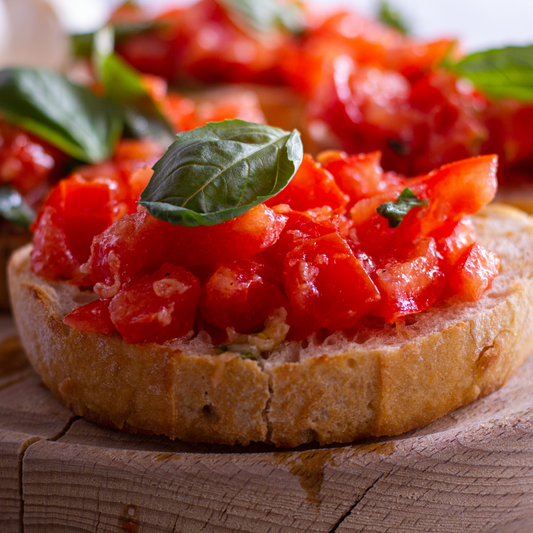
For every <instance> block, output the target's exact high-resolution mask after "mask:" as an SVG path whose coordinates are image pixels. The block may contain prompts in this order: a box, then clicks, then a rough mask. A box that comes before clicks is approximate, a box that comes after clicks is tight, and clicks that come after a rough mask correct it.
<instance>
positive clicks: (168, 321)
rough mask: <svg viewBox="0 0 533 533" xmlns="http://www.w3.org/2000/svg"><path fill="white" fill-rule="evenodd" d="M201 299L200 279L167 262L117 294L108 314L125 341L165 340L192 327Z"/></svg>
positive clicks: (177, 335) (180, 334)
mask: <svg viewBox="0 0 533 533" xmlns="http://www.w3.org/2000/svg"><path fill="white" fill-rule="evenodd" d="M199 298H200V282H199V281H198V279H197V278H196V277H195V276H193V275H192V274H191V273H190V272H188V271H187V270H185V269H184V268H182V267H179V266H176V265H172V264H170V263H166V264H164V265H163V266H162V267H161V268H160V269H159V270H157V271H156V272H154V273H153V274H151V275H149V276H143V277H141V278H140V279H138V280H137V281H136V282H135V283H133V284H132V285H131V286H130V287H128V288H125V289H122V290H121V291H120V292H119V293H118V294H117V295H116V296H114V297H113V299H112V300H111V302H110V304H109V314H110V317H111V321H112V322H113V324H114V325H115V327H116V329H117V330H118V332H119V333H120V334H121V335H122V338H123V339H124V341H125V342H126V343H128V344H135V343H140V342H156V343H163V342H165V341H167V340H170V339H174V338H178V337H182V336H183V335H185V334H186V333H187V332H189V331H190V330H191V329H192V325H193V322H194V318H195V315H196V309H197V307H198V300H199Z"/></svg>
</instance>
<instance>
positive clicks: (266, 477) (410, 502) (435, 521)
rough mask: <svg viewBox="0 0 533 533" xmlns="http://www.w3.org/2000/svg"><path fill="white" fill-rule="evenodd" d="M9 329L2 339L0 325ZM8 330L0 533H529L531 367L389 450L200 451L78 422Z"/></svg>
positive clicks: (382, 443)
mask: <svg viewBox="0 0 533 533" xmlns="http://www.w3.org/2000/svg"><path fill="white" fill-rule="evenodd" d="M6 324H7V325H6ZM10 327H12V326H10V324H9V321H7V322H6V321H5V320H4V321H3V320H2V319H0V333H2V334H3V335H1V334H0V532H2V533H11V532H22V531H24V532H25V533H34V532H39V533H46V532H54V533H58V532H76V533H80V532H124V531H126V532H139V533H141V532H149V533H157V532H169V533H170V532H173V533H177V532H184V533H193V532H200V531H202V532H233V531H246V532H262V533H263V532H264V533H267V532H269V533H274V532H287V533H292V532H339V533H346V532H355V531H365V532H394V533H402V532H405V533H415V532H424V533H425V532H428V531H431V532H454V533H456V532H474V531H475V532H491V533H512V532H529V531H533V358H530V360H529V361H528V362H526V364H525V366H524V367H523V368H522V369H521V370H520V371H519V373H518V375H516V376H515V377H514V378H512V379H511V381H510V382H509V383H508V384H507V385H506V386H505V387H504V388H503V389H501V390H500V391H498V392H496V393H494V394H493V395H491V396H490V397H488V398H485V399H482V400H480V401H478V402H476V403H474V404H473V405H471V406H468V407H466V408H463V409H460V410H458V411H455V412H454V413H451V414H450V415H448V416H446V417H444V418H442V419H440V420H438V421H436V422H435V423H433V424H431V425H429V426H426V427H424V428H421V429H419V430H417V431H414V432H411V433H408V434H405V435H402V436H400V437H397V438H393V439H372V440H366V441H363V442H360V443H358V444H353V445H339V446H328V447H325V448H320V447H318V446H306V447H304V448H300V449H297V450H283V449H276V448H273V447H269V446H264V445H252V446H249V447H247V448H241V447H238V448H233V447H228V446H209V445H194V444H187V443H182V442H178V441H171V440H169V439H167V438H163V437H146V436H136V435H128V434H124V433H121V432H118V431H110V430H106V429H102V428H100V427H98V426H96V425H94V424H91V423H88V422H85V421H84V420H83V419H80V418H78V417H76V416H74V415H73V414H72V413H71V412H70V411H69V410H68V409H67V408H65V407H64V406H63V405H61V404H60V403H59V402H57V401H56V400H55V398H54V397H53V396H52V395H51V394H50V393H49V392H48V390H47V389H46V388H45V387H44V386H43V384H42V383H41V381H40V379H39V378H38V376H37V375H36V374H35V373H34V372H33V371H32V370H31V369H30V368H29V367H28V365H27V362H26V360H25V358H24V356H23V354H22V351H21V350H20V346H19V344H18V341H17V339H16V337H13V336H11V335H10V334H11V333H12V329H10Z"/></svg>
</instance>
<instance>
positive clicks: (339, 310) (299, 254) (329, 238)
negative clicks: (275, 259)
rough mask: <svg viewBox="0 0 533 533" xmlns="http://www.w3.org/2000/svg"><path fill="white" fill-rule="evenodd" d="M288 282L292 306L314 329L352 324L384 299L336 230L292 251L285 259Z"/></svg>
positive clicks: (336, 327) (310, 240) (287, 286)
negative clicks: (381, 298)
mask: <svg viewBox="0 0 533 533" xmlns="http://www.w3.org/2000/svg"><path fill="white" fill-rule="evenodd" d="M284 283H285V288H286V291H287V295H288V297H289V300H290V305H291V309H294V311H295V312H296V313H297V315H299V317H304V316H306V317H308V320H309V325H310V326H311V330H313V329H315V328H316V326H318V327H327V328H330V329H339V328H344V327H349V326H352V325H354V324H355V323H356V322H357V321H358V320H359V319H360V318H361V317H362V316H363V315H365V314H367V313H368V312H369V311H371V310H372V309H373V308H375V307H376V305H377V303H378V301H379V299H380V295H379V292H378V290H377V288H376V286H375V285H374V282H373V281H372V279H371V278H370V276H369V275H368V274H367V272H366V271H365V269H364V267H363V265H362V264H361V262H360V261H359V260H358V259H357V258H356V257H355V255H354V254H353V252H352V250H351V249H350V247H349V246H348V244H346V242H345V241H344V240H343V239H342V238H341V237H340V236H339V235H337V234H336V233H332V234H330V235H325V236H323V237H319V238H318V239H309V240H307V241H305V242H304V243H303V244H300V245H299V246H297V247H296V248H295V249H294V250H292V251H291V252H290V253H289V254H288V255H287V257H286V259H285V281H284ZM313 326H314V327H313Z"/></svg>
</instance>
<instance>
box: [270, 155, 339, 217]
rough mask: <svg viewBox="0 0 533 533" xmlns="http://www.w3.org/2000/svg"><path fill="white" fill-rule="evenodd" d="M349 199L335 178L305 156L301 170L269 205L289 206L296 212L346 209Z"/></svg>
mask: <svg viewBox="0 0 533 533" xmlns="http://www.w3.org/2000/svg"><path fill="white" fill-rule="evenodd" d="M347 203H348V197H347V196H346V195H345V194H344V193H343V192H342V191H341V190H340V189H339V186H338V185H337V184H336V183H335V179H334V178H333V176H332V175H331V174H330V173H329V172H328V171H327V170H325V169H324V168H322V166H321V165H319V164H318V163H316V162H315V161H313V158H312V157H311V156H310V155H308V154H305V155H304V158H303V160H302V164H301V165H300V168H299V169H298V171H297V172H296V174H295V175H294V177H293V178H292V180H291V181H290V182H289V184H288V185H287V186H286V187H285V188H284V189H283V190H282V191H281V192H280V193H279V194H277V195H276V196H274V198H271V199H270V200H269V201H268V202H267V204H268V205H277V204H288V205H290V206H291V208H292V209H294V210H295V211H307V210H308V209H313V208H315V207H322V206H324V205H328V206H329V207H331V208H332V209H336V208H338V207H345V206H346V204H347Z"/></svg>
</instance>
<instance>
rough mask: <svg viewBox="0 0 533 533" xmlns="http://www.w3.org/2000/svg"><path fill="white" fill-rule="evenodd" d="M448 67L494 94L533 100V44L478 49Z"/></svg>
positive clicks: (493, 95) (446, 64)
mask: <svg viewBox="0 0 533 533" xmlns="http://www.w3.org/2000/svg"><path fill="white" fill-rule="evenodd" d="M445 67H446V68H448V69H450V70H452V71H453V72H454V73H455V74H456V75H457V76H460V77H462V78H467V79H469V80H470V81H471V82H472V83H473V84H474V86H475V87H477V88H478V89H480V90H482V91H483V92H485V93H486V94H487V95H489V96H492V97H493V98H515V99H516V100H521V101H524V102H527V101H531V100H533V45H529V46H508V47H506V48H498V49H493V50H487V51H485V52H476V53H474V54H471V55H469V56H467V57H465V58H463V59H461V60H460V61H459V62H457V63H451V62H450V61H448V62H446V63H445Z"/></svg>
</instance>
